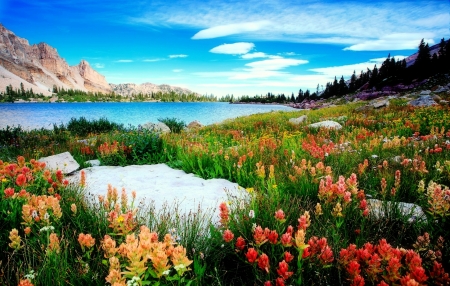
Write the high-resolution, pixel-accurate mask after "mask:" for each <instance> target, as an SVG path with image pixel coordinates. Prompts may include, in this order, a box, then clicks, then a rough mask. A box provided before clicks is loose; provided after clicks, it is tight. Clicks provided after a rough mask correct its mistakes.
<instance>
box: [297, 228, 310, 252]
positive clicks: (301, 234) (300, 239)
mask: <svg viewBox="0 0 450 286" xmlns="http://www.w3.org/2000/svg"><path fill="white" fill-rule="evenodd" d="M294 242H295V247H296V248H298V249H299V250H303V249H305V248H307V247H308V245H307V244H305V231H304V230H303V229H299V230H297V232H296V233H295V239H294Z"/></svg>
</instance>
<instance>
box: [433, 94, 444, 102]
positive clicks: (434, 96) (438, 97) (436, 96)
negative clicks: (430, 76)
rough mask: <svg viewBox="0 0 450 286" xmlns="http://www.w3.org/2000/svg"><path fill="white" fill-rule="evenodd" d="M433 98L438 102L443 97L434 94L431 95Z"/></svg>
mask: <svg viewBox="0 0 450 286" xmlns="http://www.w3.org/2000/svg"><path fill="white" fill-rule="evenodd" d="M431 98H432V99H433V100H434V101H436V102H439V101H441V100H442V98H441V97H440V96H439V95H437V94H433V95H432V96H431Z"/></svg>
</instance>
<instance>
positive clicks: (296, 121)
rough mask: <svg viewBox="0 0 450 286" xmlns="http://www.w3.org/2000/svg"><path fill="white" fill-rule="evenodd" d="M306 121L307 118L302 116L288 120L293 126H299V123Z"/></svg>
mask: <svg viewBox="0 0 450 286" xmlns="http://www.w3.org/2000/svg"><path fill="white" fill-rule="evenodd" d="M306 119H308V116H306V115H302V116H300V117H298V118H291V119H289V122H290V123H292V124H294V125H298V124H301V123H303V122H305V121H306Z"/></svg>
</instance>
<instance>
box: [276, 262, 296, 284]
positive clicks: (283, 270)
mask: <svg viewBox="0 0 450 286" xmlns="http://www.w3.org/2000/svg"><path fill="white" fill-rule="evenodd" d="M277 273H278V275H279V276H281V278H282V279H283V280H286V279H288V278H289V277H291V276H292V274H294V272H292V271H289V264H287V263H286V261H284V260H283V261H281V262H280V263H278V268H277Z"/></svg>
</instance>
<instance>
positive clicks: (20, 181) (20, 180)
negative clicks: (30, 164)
mask: <svg viewBox="0 0 450 286" xmlns="http://www.w3.org/2000/svg"><path fill="white" fill-rule="evenodd" d="M26 182H27V177H25V175H24V174H19V175H18V176H17V178H16V185H18V186H19V187H22V186H23V185H25V183H26Z"/></svg>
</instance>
